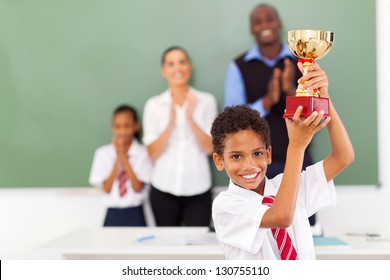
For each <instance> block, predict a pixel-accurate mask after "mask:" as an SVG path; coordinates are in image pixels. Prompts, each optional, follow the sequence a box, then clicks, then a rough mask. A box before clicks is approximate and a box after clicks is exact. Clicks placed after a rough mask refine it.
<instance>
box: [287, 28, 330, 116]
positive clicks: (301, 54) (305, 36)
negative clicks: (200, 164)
mask: <svg viewBox="0 0 390 280" xmlns="http://www.w3.org/2000/svg"><path fill="white" fill-rule="evenodd" d="M287 42H288V46H289V48H290V50H291V52H292V53H293V54H294V55H295V56H297V57H298V61H299V62H302V65H303V68H304V74H306V73H307V69H308V68H309V66H310V65H311V64H312V63H314V60H316V59H320V58H322V57H324V56H325V55H326V54H327V53H328V52H329V51H330V49H331V48H332V46H333V42H334V33H333V32H330V31H322V30H293V31H288V40H287ZM302 85H303V84H298V88H297V90H296V95H295V96H287V99H286V112H285V114H284V115H283V117H284V118H292V117H293V116H294V113H295V111H296V110H297V108H298V106H300V105H301V106H303V110H302V113H301V118H307V117H308V116H310V115H311V113H312V112H314V111H317V112H319V111H320V110H323V111H324V117H327V116H329V99H328V98H322V97H321V96H320V93H319V91H318V89H316V88H315V89H312V90H311V91H309V90H307V89H303V88H302Z"/></svg>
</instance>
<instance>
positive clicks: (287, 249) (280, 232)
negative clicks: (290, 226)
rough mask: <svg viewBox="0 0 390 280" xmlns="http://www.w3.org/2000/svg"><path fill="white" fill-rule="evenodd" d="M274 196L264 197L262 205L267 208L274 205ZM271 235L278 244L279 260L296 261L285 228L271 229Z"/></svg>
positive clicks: (295, 253)
mask: <svg viewBox="0 0 390 280" xmlns="http://www.w3.org/2000/svg"><path fill="white" fill-rule="evenodd" d="M274 199H275V197H274V196H265V197H264V198H263V204H264V205H267V206H269V207H271V206H272V204H273V203H274ZM271 231H272V234H273V236H274V238H275V240H276V243H277V244H278V249H279V254H280V259H282V260H297V259H298V254H297V251H296V250H295V248H294V245H293V244H292V241H291V238H290V235H289V234H288V232H287V230H286V229H285V228H272V229H271Z"/></svg>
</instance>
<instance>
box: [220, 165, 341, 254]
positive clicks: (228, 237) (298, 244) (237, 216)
mask: <svg viewBox="0 0 390 280" xmlns="http://www.w3.org/2000/svg"><path fill="white" fill-rule="evenodd" d="M282 178H283V174H279V175H278V176H276V177H274V178H273V179H267V178H266V183H265V188H264V196H275V195H276V194H277V192H278V188H279V186H280V183H281V181H282ZM264 196H262V195H260V194H258V193H256V192H254V191H252V190H247V189H244V188H242V187H239V186H237V185H236V184H234V183H233V182H232V181H230V184H229V187H228V190H227V191H224V192H222V193H220V194H219V195H218V196H217V197H216V198H215V200H214V202H213V221H214V226H215V230H216V233H217V239H218V240H219V242H220V243H221V244H222V246H223V250H224V253H225V256H226V258H227V259H246V260H255V259H262V260H276V259H280V255H279V252H278V246H277V243H276V241H275V238H274V237H273V235H272V232H271V229H269V228H260V224H261V220H262V217H263V215H264V213H265V212H266V211H267V209H268V208H269V206H266V205H263V204H262V202H263V198H264ZM335 203H336V191H335V188H334V184H333V180H331V181H329V182H327V181H326V177H325V173H324V168H323V162H322V161H321V162H318V163H316V164H314V165H311V166H309V167H307V168H306V171H303V172H302V173H301V178H300V184H299V191H298V197H297V204H296V208H295V215H294V218H293V222H292V224H291V226H289V227H288V228H287V232H288V234H289V235H290V237H291V240H292V243H293V245H294V247H295V249H296V251H297V253H298V259H300V260H305V259H315V252H314V243H313V237H312V233H311V229H310V224H309V220H308V217H309V216H310V215H312V214H313V213H315V212H317V211H318V210H319V209H321V208H323V207H325V206H328V205H335Z"/></svg>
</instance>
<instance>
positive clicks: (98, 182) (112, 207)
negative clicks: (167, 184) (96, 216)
mask: <svg viewBox="0 0 390 280" xmlns="http://www.w3.org/2000/svg"><path fill="white" fill-rule="evenodd" d="M128 156H129V163H130V165H131V167H132V168H133V171H134V173H135V175H136V176H137V178H138V180H140V181H141V182H143V183H145V186H144V188H143V189H142V191H141V192H136V191H135V190H134V189H133V187H132V185H131V181H130V179H127V181H126V191H127V192H126V194H125V195H124V196H120V192H119V181H118V178H117V179H115V180H114V182H113V185H112V188H111V192H110V193H107V194H105V195H104V197H103V203H104V205H105V206H106V207H107V208H108V210H107V215H106V219H105V222H104V226H145V225H146V223H145V218H144V214H143V208H142V205H143V203H144V201H145V199H146V198H147V197H148V194H149V191H150V185H149V182H150V175H151V173H152V162H151V160H150V158H149V156H148V153H147V150H146V148H145V147H144V146H143V145H141V144H140V143H139V142H138V141H137V140H136V139H133V141H132V144H131V146H130V148H129V150H128ZM116 158H117V154H116V150H115V146H114V144H112V143H111V144H108V145H105V146H102V147H100V148H98V149H97V150H96V152H95V155H94V159H93V163H92V168H91V173H90V177H89V183H90V184H91V185H93V186H95V187H97V188H102V187H103V182H104V181H105V180H106V179H107V178H108V177H109V176H110V174H111V172H112V169H113V167H114V164H115V161H116Z"/></svg>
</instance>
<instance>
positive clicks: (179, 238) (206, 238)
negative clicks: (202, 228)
mask: <svg viewBox="0 0 390 280" xmlns="http://www.w3.org/2000/svg"><path fill="white" fill-rule="evenodd" d="M141 244H145V245H212V244H218V241H217V239H216V237H215V233H213V232H210V233H205V234H192V235H170V236H158V235H157V236H155V238H153V239H149V240H145V241H142V242H141Z"/></svg>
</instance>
